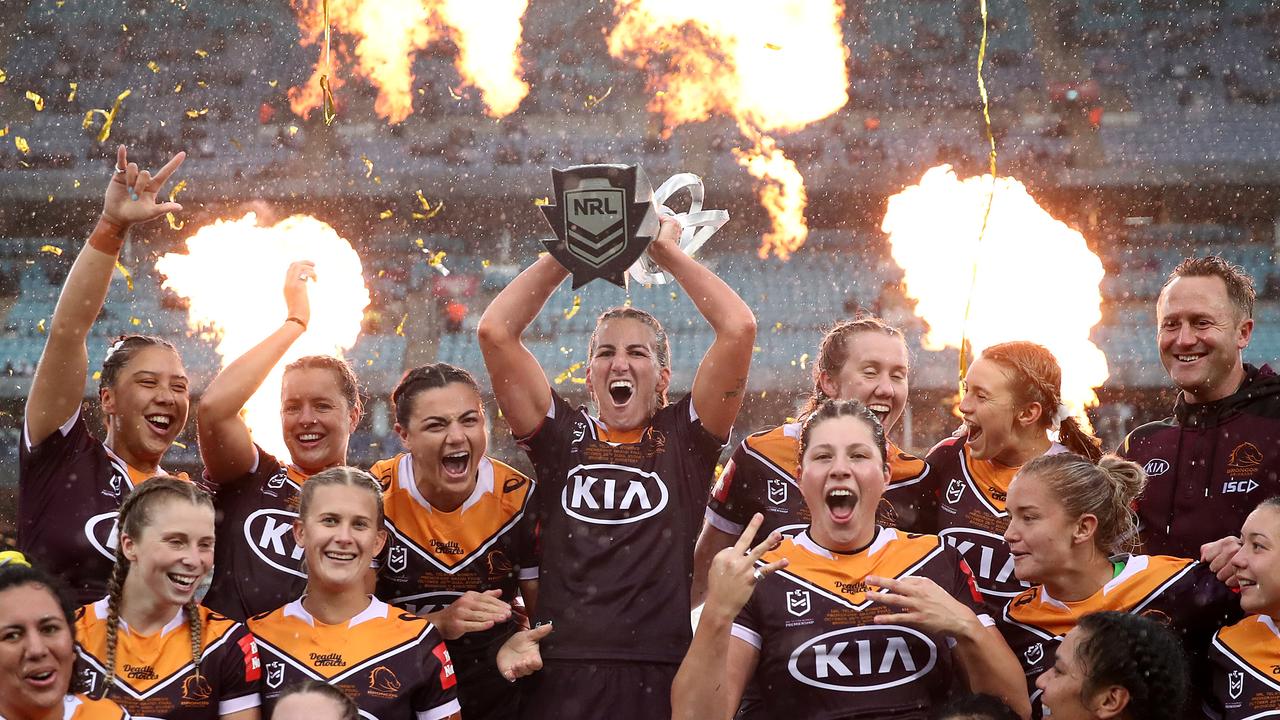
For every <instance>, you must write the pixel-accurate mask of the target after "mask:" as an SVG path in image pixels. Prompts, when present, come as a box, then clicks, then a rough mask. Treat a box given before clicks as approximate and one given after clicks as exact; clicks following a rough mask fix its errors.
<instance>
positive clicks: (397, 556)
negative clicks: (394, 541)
mask: <svg viewBox="0 0 1280 720" xmlns="http://www.w3.org/2000/svg"><path fill="white" fill-rule="evenodd" d="M408 566H409V549H408V548H406V547H405V546H403V545H392V546H391V549H390V550H389V551H387V569H388V570H390V571H391V572H404V569H405V568H406V567H408Z"/></svg>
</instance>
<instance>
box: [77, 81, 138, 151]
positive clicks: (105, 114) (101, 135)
mask: <svg viewBox="0 0 1280 720" xmlns="http://www.w3.org/2000/svg"><path fill="white" fill-rule="evenodd" d="M131 94H133V91H132V90H125V91H124V92H122V93H120V94H119V95H117V96H116V101H115V103H114V104H112V106H111V109H110V110H102V109H100V108H94V109H92V110H90V111H88V112H86V113H85V114H84V122H83V123H81V124H80V126H81V127H82V128H84V129H85V130H88V129H89V128H90V127H91V126H92V125H93V116H94V115H101V116H102V129H101V130H99V131H98V142H100V143H104V142H106V141H107V138H109V137H111V124H112V123H114V122H115V121H116V113H118V112H120V104H121V103H123V102H124V99H125V98H127V97H129V96H130V95H131Z"/></svg>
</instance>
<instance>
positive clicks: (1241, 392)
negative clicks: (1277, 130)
mask: <svg viewBox="0 0 1280 720" xmlns="http://www.w3.org/2000/svg"><path fill="white" fill-rule="evenodd" d="M1253 301H1254V292H1253V283H1252V281H1251V280H1250V279H1249V276H1248V275H1246V274H1245V273H1244V271H1243V270H1241V269H1240V268H1239V267H1236V266H1235V265H1232V264H1231V263H1229V262H1227V261H1225V260H1223V259H1222V258H1219V257H1202V258H1189V259H1187V260H1183V261H1182V263H1181V264H1179V265H1178V267H1177V268H1175V269H1174V271H1173V272H1172V273H1171V274H1170V275H1169V280H1168V281H1167V282H1166V283H1165V285H1164V288H1163V289H1161V291H1160V297H1159V298H1158V300H1157V301H1156V321H1157V324H1158V330H1157V334H1156V337H1157V342H1158V344H1159V347H1160V362H1161V363H1162V364H1163V365H1164V368H1165V370H1166V371H1167V372H1168V373H1169V378H1170V379H1171V380H1173V384H1174V385H1176V386H1177V387H1178V389H1179V390H1181V392H1180V393H1179V394H1178V402H1177V404H1176V406H1175V407H1174V415H1173V417H1170V418H1166V419H1164V420H1160V421H1157V422H1152V423H1147V424H1146V425H1143V426H1141V427H1139V428H1137V429H1136V430H1134V431H1133V432H1132V433H1130V434H1129V436H1128V437H1127V438H1125V441H1124V444H1123V445H1121V447H1120V454H1121V455H1123V456H1124V457H1126V458H1129V459H1130V460H1133V461H1135V462H1137V463H1139V464H1141V465H1142V466H1143V467H1144V468H1145V469H1146V471H1147V476H1148V477H1149V479H1150V480H1149V483H1148V485H1147V489H1146V492H1144V493H1143V495H1142V497H1141V498H1140V499H1139V501H1138V502H1139V504H1138V516H1139V518H1140V520H1141V528H1142V541H1143V545H1144V549H1145V551H1146V552H1147V553H1150V554H1153V555H1176V556H1179V557H1191V558H1196V557H1198V558H1201V559H1203V560H1205V561H1206V562H1209V563H1210V564H1211V567H1212V568H1213V570H1214V571H1215V572H1218V573H1219V577H1222V578H1223V579H1224V580H1226V579H1228V578H1229V577H1230V576H1231V574H1232V568H1231V566H1230V559H1231V556H1232V555H1234V554H1235V551H1236V549H1238V548H1239V540H1238V539H1236V538H1235V535H1236V534H1237V533H1239V531H1240V525H1241V524H1242V523H1243V522H1244V518H1245V516H1246V515H1248V514H1249V512H1250V511H1252V510H1253V509H1254V508H1255V507H1256V506H1257V505H1258V503H1259V502H1261V501H1262V500H1264V499H1266V498H1268V497H1271V496H1272V495H1276V494H1280V376H1277V375H1276V374H1275V372H1273V371H1272V370H1271V368H1270V367H1269V366H1267V365H1263V366H1261V367H1254V366H1252V365H1246V364H1244V360H1243V358H1242V356H1241V355H1242V353H1243V351H1244V349H1245V347H1247V346H1248V345H1249V340H1250V338H1251V336H1252V334H1253Z"/></svg>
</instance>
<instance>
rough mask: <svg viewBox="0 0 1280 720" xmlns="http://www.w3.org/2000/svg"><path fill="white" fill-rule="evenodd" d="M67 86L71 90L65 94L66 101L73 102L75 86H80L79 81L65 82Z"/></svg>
mask: <svg viewBox="0 0 1280 720" xmlns="http://www.w3.org/2000/svg"><path fill="white" fill-rule="evenodd" d="M67 86H68V87H69V88H70V89H71V92H70V93H69V94H68V95H67V102H74V101H75V99H76V88H78V87H79V86H80V83H67Z"/></svg>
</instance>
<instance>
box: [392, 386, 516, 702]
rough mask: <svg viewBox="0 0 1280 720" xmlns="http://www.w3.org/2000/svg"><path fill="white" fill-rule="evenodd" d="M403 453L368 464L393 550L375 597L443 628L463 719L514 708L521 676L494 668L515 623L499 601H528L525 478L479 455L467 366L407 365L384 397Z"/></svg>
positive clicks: (482, 446) (477, 411)
mask: <svg viewBox="0 0 1280 720" xmlns="http://www.w3.org/2000/svg"><path fill="white" fill-rule="evenodd" d="M391 403H392V405H393V406H394V408H395V414H396V432H397V433H399V434H400V438H401V440H402V441H403V442H404V445H405V447H406V448H408V449H409V452H407V453H401V454H399V455H397V456H395V457H393V458H391V459H389V460H383V461H382V462H379V463H377V464H376V465H374V466H373V469H372V471H371V473H372V474H373V476H374V477H376V478H378V479H379V481H380V482H381V483H382V486H383V488H384V490H385V493H384V496H383V501H384V503H385V505H386V514H387V529H388V531H389V533H390V538H389V543H390V547H389V548H388V551H387V553H386V555H385V562H384V563H383V565H382V570H381V573H380V574H379V578H378V597H380V598H382V599H384V600H386V601H387V602H389V603H392V604H395V605H399V606H402V607H406V608H408V609H410V610H413V611H416V612H417V613H418V614H420V615H423V616H425V617H426V618H427V619H429V620H430V621H431V622H432V624H434V625H435V626H436V627H437V628H438V629H439V630H440V634H441V635H443V636H444V638H445V640H446V645H447V646H448V648H449V656H450V657H451V658H453V663H454V668H455V669H456V671H457V674H458V699H459V701H460V702H461V704H462V712H463V715H464V716H465V717H467V718H469V719H470V720H484V719H493V720H497V719H498V718H514V717H517V716H518V715H517V713H518V711H519V695H518V692H517V689H518V687H519V686H518V685H516V684H513V683H510V682H507V681H506V680H505V679H504V678H503V677H502V676H501V675H499V674H498V668H497V666H496V665H495V663H494V658H495V657H496V655H497V652H498V648H499V647H500V646H501V645H502V643H503V642H504V641H505V640H506V639H507V638H508V637H510V636H511V634H512V633H513V632H515V630H516V622H515V619H514V616H513V615H512V612H511V606H510V605H509V604H508V603H509V602H510V601H511V600H513V599H514V598H515V597H516V593H517V591H518V590H522V592H523V594H524V595H525V596H526V598H532V596H533V593H534V592H535V590H534V586H535V584H536V577H537V571H538V568H537V564H536V561H535V560H534V557H533V533H532V531H531V526H532V513H528V512H527V510H528V507H529V503H530V500H531V497H532V493H533V483H532V482H530V481H529V479H528V478H526V477H525V476H523V475H521V474H520V473H519V472H517V471H516V470H514V469H512V468H511V467H509V466H507V465H505V464H503V463H501V462H499V461H497V460H494V459H492V458H489V457H487V456H486V455H485V451H486V450H487V449H488V433H487V432H486V431H485V415H484V405H483V404H482V403H481V401H480V388H479V387H478V386H477V385H476V381H475V378H473V377H472V376H471V373H469V372H467V371H466V370H463V369H462V368H458V367H454V366H453V365H449V364H447V363H436V364H434V365H426V366H423V367H418V368H414V369H413V370H410V371H409V372H407V373H405V375H404V377H403V378H402V379H401V380H400V384H399V385H398V386H397V387H396V389H395V391H394V392H392V394H391Z"/></svg>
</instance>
